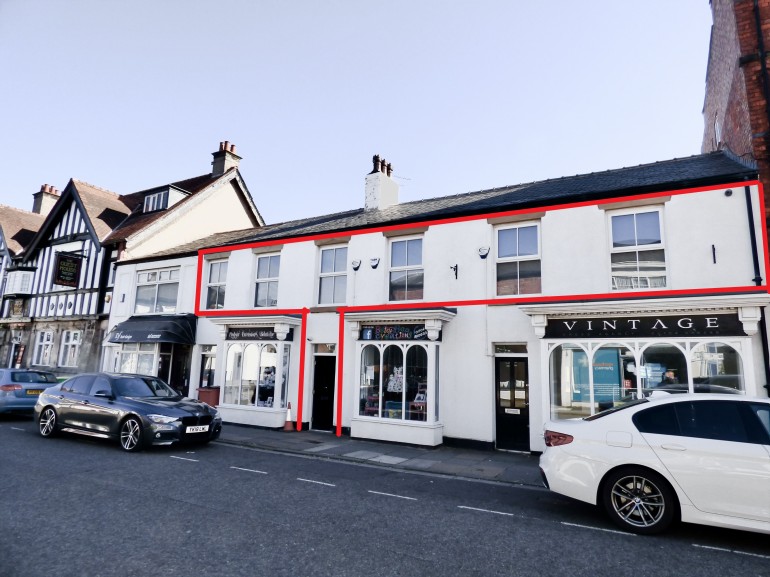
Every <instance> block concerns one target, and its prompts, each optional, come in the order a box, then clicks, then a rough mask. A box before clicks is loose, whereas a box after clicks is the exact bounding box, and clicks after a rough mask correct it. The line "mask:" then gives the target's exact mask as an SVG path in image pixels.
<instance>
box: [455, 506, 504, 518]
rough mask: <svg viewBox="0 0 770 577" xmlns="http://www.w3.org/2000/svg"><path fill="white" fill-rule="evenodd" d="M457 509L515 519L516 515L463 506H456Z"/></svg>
mask: <svg viewBox="0 0 770 577" xmlns="http://www.w3.org/2000/svg"><path fill="white" fill-rule="evenodd" d="M457 508H458V509H467V510H468V511H479V512H481V513H494V514H495V515H505V516H507V517H516V516H517V515H516V514H515V513H504V512H503V511H493V510H491V509H477V508H476V507H465V506H463V505H458V506H457Z"/></svg>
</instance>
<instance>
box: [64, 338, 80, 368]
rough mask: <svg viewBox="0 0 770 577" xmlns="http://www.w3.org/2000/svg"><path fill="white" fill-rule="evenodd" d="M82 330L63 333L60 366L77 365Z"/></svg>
mask: <svg viewBox="0 0 770 577" xmlns="http://www.w3.org/2000/svg"><path fill="white" fill-rule="evenodd" d="M81 338H82V333H81V332H80V331H64V332H63V333H62V340H61V350H60V351H59V366H60V367H77V366H78V357H79V356H80V341H81Z"/></svg>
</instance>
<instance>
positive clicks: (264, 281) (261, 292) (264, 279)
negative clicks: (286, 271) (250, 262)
mask: <svg viewBox="0 0 770 577" xmlns="http://www.w3.org/2000/svg"><path fill="white" fill-rule="evenodd" d="M280 270H281V255H279V254H273V255H269V256H260V257H259V258H258V259H257V286H256V290H255V291H254V306H255V307H274V306H277V305H278V274H279V272H280Z"/></svg>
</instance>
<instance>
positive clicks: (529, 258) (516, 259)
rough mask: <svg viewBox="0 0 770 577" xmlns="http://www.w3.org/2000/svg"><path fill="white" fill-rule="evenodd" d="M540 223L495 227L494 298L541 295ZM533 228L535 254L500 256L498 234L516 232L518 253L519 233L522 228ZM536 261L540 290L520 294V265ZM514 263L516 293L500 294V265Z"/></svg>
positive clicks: (528, 222) (530, 222)
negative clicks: (509, 231)
mask: <svg viewBox="0 0 770 577" xmlns="http://www.w3.org/2000/svg"><path fill="white" fill-rule="evenodd" d="M540 224H541V223H540V221H526V222H517V223H515V224H510V225H501V226H497V227H495V229H494V232H495V234H494V239H495V296H497V297H510V296H515V295H522V294H527V295H537V294H542V293H543V258H542V248H541V247H542V237H541V226H540ZM533 227H534V228H535V238H536V240H537V251H536V252H535V254H531V255H530V254H525V255H519V254H517V255H515V256H504V257H501V256H500V233H501V232H503V231H508V230H516V247H517V252H518V247H519V241H518V239H519V231H520V230H521V229H523V228H533ZM535 261H537V262H538V263H539V266H540V277H539V278H540V290H539V291H537V292H521V267H520V263H522V262H535ZM511 263H516V264H517V267H516V292H511V293H501V292H500V280H499V278H500V276H499V269H500V265H501V264H511Z"/></svg>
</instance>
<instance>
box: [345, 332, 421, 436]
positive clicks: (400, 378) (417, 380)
mask: <svg viewBox="0 0 770 577" xmlns="http://www.w3.org/2000/svg"><path fill="white" fill-rule="evenodd" d="M380 359H382V362H381V363H380ZM428 406H429V399H428V351H427V347H425V346H424V345H419V344H413V345H406V344H398V345H396V344H388V345H384V344H383V345H366V346H365V347H364V348H363V350H362V351H361V384H360V396H359V415H361V416H366V417H379V418H382V419H395V420H409V421H427V417H428Z"/></svg>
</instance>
